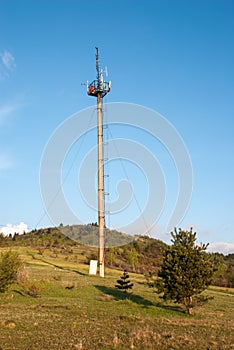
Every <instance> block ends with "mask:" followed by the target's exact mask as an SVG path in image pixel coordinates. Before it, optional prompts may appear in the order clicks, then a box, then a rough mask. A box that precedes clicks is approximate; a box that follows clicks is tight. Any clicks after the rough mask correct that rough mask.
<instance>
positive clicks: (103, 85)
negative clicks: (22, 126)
mask: <svg viewBox="0 0 234 350" xmlns="http://www.w3.org/2000/svg"><path fill="white" fill-rule="evenodd" d="M96 70H97V79H96V80H94V81H93V82H92V83H91V84H89V85H88V86H87V88H88V90H87V93H88V95H89V96H94V97H96V98H97V141H98V226H99V251H98V256H99V258H98V259H99V260H98V265H99V275H100V277H104V275H105V196H104V173H103V109H102V99H103V97H104V96H106V94H108V92H109V91H110V88H111V82H109V83H107V82H105V81H104V79H103V75H102V70H101V68H100V65H99V56H98V48H97V47H96Z"/></svg>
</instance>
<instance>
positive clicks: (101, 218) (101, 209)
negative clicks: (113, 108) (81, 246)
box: [97, 93, 105, 277]
mask: <svg viewBox="0 0 234 350" xmlns="http://www.w3.org/2000/svg"><path fill="white" fill-rule="evenodd" d="M97 119H98V120H97V122H98V128H97V137H98V226H99V275H100V277H104V276H105V262H104V253H105V232H104V229H105V203H104V181H103V117H102V98H101V93H98V95H97Z"/></svg>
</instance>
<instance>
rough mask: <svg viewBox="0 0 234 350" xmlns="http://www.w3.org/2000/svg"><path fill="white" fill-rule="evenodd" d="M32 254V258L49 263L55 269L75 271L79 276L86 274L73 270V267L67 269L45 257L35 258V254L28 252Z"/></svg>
mask: <svg viewBox="0 0 234 350" xmlns="http://www.w3.org/2000/svg"><path fill="white" fill-rule="evenodd" d="M30 255H31V256H32V258H33V259H34V260H38V261H42V262H43V263H45V264H47V265H50V266H53V267H55V268H56V269H59V270H63V271H69V272H74V273H77V274H78V275H80V276H86V275H87V274H85V273H83V272H80V271H78V270H75V269H69V268H66V267H64V266H60V265H56V264H54V263H52V262H50V261H47V260H45V259H42V258H35V255H33V254H30Z"/></svg>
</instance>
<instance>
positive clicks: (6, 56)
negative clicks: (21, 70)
mask: <svg viewBox="0 0 234 350" xmlns="http://www.w3.org/2000/svg"><path fill="white" fill-rule="evenodd" d="M0 56H1V60H2V64H3V66H4V67H5V68H6V69H7V70H9V71H12V70H13V69H14V68H15V66H16V65H15V58H14V56H13V55H12V54H11V53H10V52H9V51H7V50H5V51H4V52H3V53H1V54H0Z"/></svg>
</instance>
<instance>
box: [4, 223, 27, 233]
mask: <svg viewBox="0 0 234 350" xmlns="http://www.w3.org/2000/svg"><path fill="white" fill-rule="evenodd" d="M24 232H25V233H27V232H28V225H27V224H25V223H23V222H20V224H19V225H11V224H8V225H6V226H4V227H2V228H0V233H3V235H4V236H9V234H10V233H11V234H14V233H19V234H20V235H22V234H23V233H24Z"/></svg>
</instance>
